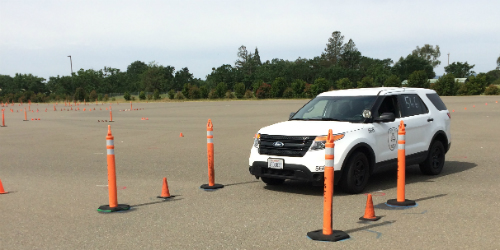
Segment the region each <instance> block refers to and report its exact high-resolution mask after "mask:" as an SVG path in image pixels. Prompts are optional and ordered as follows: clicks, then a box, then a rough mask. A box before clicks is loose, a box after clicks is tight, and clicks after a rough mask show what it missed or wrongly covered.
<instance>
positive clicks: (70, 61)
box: [68, 56, 73, 76]
mask: <svg viewBox="0 0 500 250" xmlns="http://www.w3.org/2000/svg"><path fill="white" fill-rule="evenodd" d="M68 57H69V63H71V76H73V61H72V60H71V56H68Z"/></svg>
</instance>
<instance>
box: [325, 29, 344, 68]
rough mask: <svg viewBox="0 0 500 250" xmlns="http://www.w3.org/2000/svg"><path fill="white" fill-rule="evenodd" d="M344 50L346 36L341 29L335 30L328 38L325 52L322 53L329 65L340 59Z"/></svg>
mask: <svg viewBox="0 0 500 250" xmlns="http://www.w3.org/2000/svg"><path fill="white" fill-rule="evenodd" d="M343 52H344V36H343V35H342V34H341V33H340V31H334V32H333V33H332V36H331V37H330V38H328V43H327V44H326V48H325V52H323V54H322V55H321V56H322V58H324V60H326V61H327V62H328V65H335V64H337V63H338V62H339V61H340V58H341V55H342V53H343Z"/></svg>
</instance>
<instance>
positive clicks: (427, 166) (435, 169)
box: [419, 141, 445, 175]
mask: <svg viewBox="0 0 500 250" xmlns="http://www.w3.org/2000/svg"><path fill="white" fill-rule="evenodd" d="M444 155H445V152H444V146H443V143H441V142H440V141H434V142H433V143H432V144H431V146H430V148H429V153H428V155H427V158H426V159H425V161H423V162H422V163H420V164H419V165H420V171H422V173H423V174H425V175H438V174H440V173H441V171H443V166H444V161H445V157H444Z"/></svg>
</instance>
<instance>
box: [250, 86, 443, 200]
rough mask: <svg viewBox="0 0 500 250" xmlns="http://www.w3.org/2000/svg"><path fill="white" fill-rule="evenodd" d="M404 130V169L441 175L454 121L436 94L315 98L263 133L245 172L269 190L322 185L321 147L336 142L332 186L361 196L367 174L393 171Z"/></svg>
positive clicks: (378, 92) (341, 93) (374, 92)
mask: <svg viewBox="0 0 500 250" xmlns="http://www.w3.org/2000/svg"><path fill="white" fill-rule="evenodd" d="M401 120H402V121H403V122H404V124H405V129H406V146H405V148H406V165H407V166H409V165H413V164H419V165H420V170H421V172H422V173H423V174H426V175H437V174H439V173H441V171H442V169H443V165H444V162H445V154H446V152H448V150H449V148H450V145H451V134H450V120H451V116H450V113H449V112H448V110H447V108H446V106H445V104H444V103H443V101H442V100H441V98H440V97H439V96H438V94H437V93H436V92H435V91H434V90H430V89H422V88H391V87H382V88H365V89H348V90H334V91H329V92H324V93H321V94H319V95H318V96H317V97H316V98H314V99H312V100H311V101H309V102H308V103H307V104H306V105H304V106H303V107H302V108H301V109H299V110H298V111H297V112H296V113H292V114H291V115H290V118H289V120H288V121H284V122H280V123H276V124H273V125H270V126H267V127H264V128H261V129H260V130H259V131H258V132H257V134H256V135H255V138H254V144H253V146H252V149H251V152H250V158H249V165H250V167H249V170H250V174H252V175H254V176H255V177H256V178H261V179H262V181H263V182H265V183H266V184H267V185H278V184H282V183H283V182H284V181H285V180H287V179H290V180H303V181H308V182H311V183H312V184H313V185H320V186H322V185H323V182H324V179H323V172H324V167H325V150H324V149H325V141H326V135H327V134H328V130H329V129H332V130H333V134H334V140H335V149H334V152H335V153H334V154H335V158H334V163H335V164H334V171H335V175H334V176H335V180H334V182H335V184H336V185H339V186H340V187H341V188H342V190H344V191H345V192H347V193H353V194H356V193H360V192H362V191H363V189H364V188H365V187H366V185H367V183H368V179H369V177H370V175H372V174H373V173H375V172H379V171H383V170H385V169H388V168H397V138H398V126H399V123H400V121H401Z"/></svg>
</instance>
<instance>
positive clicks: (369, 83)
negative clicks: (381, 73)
mask: <svg viewBox="0 0 500 250" xmlns="http://www.w3.org/2000/svg"><path fill="white" fill-rule="evenodd" d="M357 87H358V88H371V87H373V77H369V76H365V77H363V79H361V81H359V82H358V86H357Z"/></svg>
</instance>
